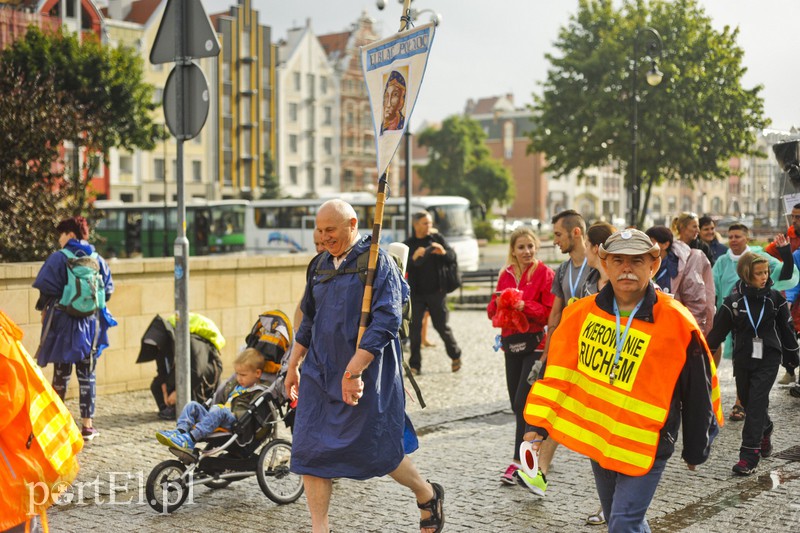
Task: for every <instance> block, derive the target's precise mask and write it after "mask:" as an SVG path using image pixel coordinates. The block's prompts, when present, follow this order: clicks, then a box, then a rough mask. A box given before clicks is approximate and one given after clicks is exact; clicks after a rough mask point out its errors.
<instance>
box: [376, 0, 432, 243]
mask: <svg viewBox="0 0 800 533" xmlns="http://www.w3.org/2000/svg"><path fill="white" fill-rule="evenodd" d="M397 1H398V3H400V4H403V9H404V10H407V15H406V14H404V16H403V18H402V19H401V20H402V21H403V22H404V23H405V27H403V28H400V30H401V31H402V30H408V29H409V28H410V27H411V26H413V25H414V22H416V20H417V18H419V16H420V15H422V14H423V13H428V14H430V16H431V20H430V21H431V22H433V24H434V25H436V26H438V25H439V24H441V23H442V15H441V14H440V13H437V12H436V11H434V10H432V9H413V8H410V7H409V6H410V5H411V2H413V1H414V0H397ZM375 5H376V7H377V8H378V9H379V10H383V9H384V8H385V7H386V0H376V1H375ZM404 135H405V167H406V168H405V171H406V176H405V177H406V186H405V200H406V201H405V204H406V206H405V208H406V238H407V239H408V238H409V237H411V236H412V235H413V233H411V231H412V230H411V186H412V172H411V121H410V118H406V132H405V134H404Z"/></svg>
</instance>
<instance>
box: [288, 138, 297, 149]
mask: <svg viewBox="0 0 800 533" xmlns="http://www.w3.org/2000/svg"><path fill="white" fill-rule="evenodd" d="M289 152H290V153H293V154H296V153H297V135H289Z"/></svg>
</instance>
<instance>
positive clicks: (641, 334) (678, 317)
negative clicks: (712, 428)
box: [524, 294, 721, 475]
mask: <svg viewBox="0 0 800 533" xmlns="http://www.w3.org/2000/svg"><path fill="white" fill-rule="evenodd" d="M657 298H658V301H657V303H656V305H655V306H654V308H653V313H654V322H652V323H651V322H646V321H642V320H639V319H635V320H634V322H633V324H632V326H631V329H630V334H629V336H628V339H627V340H626V342H625V346H624V347H623V350H622V354H621V358H620V365H619V368H617V369H616V370H612V365H613V361H614V355H615V347H616V334H615V331H616V324H615V323H614V320H613V315H610V314H609V313H606V312H605V311H603V310H602V309H600V308H599V307H598V306H597V305H596V303H595V298H594V297H590V298H585V299H583V300H580V301H578V302H575V303H573V304H572V305H570V306H569V307H568V308H567V309H565V311H564V313H565V314H564V316H563V317H562V321H561V324H559V326H558V328H557V329H556V331H555V332H554V333H553V336H552V338H551V345H550V351H549V353H550V357H549V359H548V364H547V370H546V373H545V376H544V378H543V379H542V380H539V381H537V382H536V383H534V386H533V387H532V388H531V390H530V392H529V394H528V400H527V402H526V406H525V411H524V416H525V420H526V421H527V422H528V423H529V424H531V425H534V426H539V427H544V428H546V429H547V430H548V431H549V432H550V433H551V435H552V436H553V437H554V438H555V439H556V440H557V441H559V442H560V443H561V444H564V445H565V446H567V447H568V448H570V449H572V450H574V451H576V452H578V453H581V454H583V455H586V456H588V457H590V458H591V459H594V460H595V461H597V462H598V463H600V465H601V466H603V467H604V468H608V469H610V470H614V471H617V472H620V473H623V474H628V475H643V474H645V473H647V472H648V471H649V470H650V468H651V467H652V464H653V461H654V459H655V454H656V451H657V449H658V443H659V437H660V432H661V429H662V428H663V426H664V423H665V422H666V419H667V416H668V414H669V408H670V403H671V400H672V396H673V393H674V389H675V384H676V383H677V380H678V377H679V376H680V373H681V371H682V369H683V366H684V363H685V360H686V346H688V345H689V342H690V341H691V338H692V332H693V331H694V330H698V331H699V328H697V325H696V322H695V321H694V319H693V318H691V316H690V315H689V313H688V311H686V312H684V311H683V310H682V309H681V307H682V306H679V305H678V304H675V303H674V301H673V300H672V299H671V298H670V297H668V296H663V295H660V294H659V295H658V296H657ZM687 317H689V318H691V320H685V319H686V318H687ZM623 325H624V323H623ZM657 332H658V333H659V337H657V338H656V341H655V342H650V340H651V338H652V336H653V335H654V334H656V333H657ZM665 332H668V333H667V334H666V335H664V333H665ZM662 335H664V336H665V337H666V338H662ZM699 338H700V339H701V342H703V343H704V341H703V339H702V335H699ZM676 348H677V349H676ZM706 350H707V348H706ZM709 359H710V354H709ZM612 372H613V373H614V374H615V375H616V379H614V380H613V382H612V380H611V379H609V377H610V375H611V374H612ZM712 386H713V388H712V404H713V406H714V411H715V414H716V415H717V418H718V420H719V419H720V418H721V403H720V400H719V387H718V381H717V378H716V371H715V369H714V368H713V361H712Z"/></svg>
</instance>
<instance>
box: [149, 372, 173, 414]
mask: <svg viewBox="0 0 800 533" xmlns="http://www.w3.org/2000/svg"><path fill="white" fill-rule="evenodd" d="M163 384H166V385H167V394H169V393H171V392H172V391H174V390H175V387H174V385H171V384H170V383H168V381H167V378H166V376H161V375H159V374H156V377H154V378H153V382H152V383H150V393H151V394H152V395H153V399H154V400H155V401H156V405H157V406H158V410H159V411H163V410H164V409H166V407H167V404H165V403H164V391H162V390H161V385H163Z"/></svg>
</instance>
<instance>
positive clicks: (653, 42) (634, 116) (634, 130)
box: [628, 28, 664, 227]
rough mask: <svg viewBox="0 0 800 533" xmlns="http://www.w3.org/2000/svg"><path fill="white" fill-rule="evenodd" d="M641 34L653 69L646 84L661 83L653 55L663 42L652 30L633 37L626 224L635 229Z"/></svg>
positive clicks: (638, 195) (638, 199)
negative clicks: (644, 39)
mask: <svg viewBox="0 0 800 533" xmlns="http://www.w3.org/2000/svg"><path fill="white" fill-rule="evenodd" d="M642 32H644V33H647V34H648V36H649V37H650V42H649V43H648V45H647V48H648V52H649V55H650V57H651V58H652V59H653V69H652V70H651V71H650V73H648V80H647V81H648V83H649V84H651V85H658V84H659V82H660V81H661V76H662V74H661V72H659V71H658V69H657V68H655V67H656V65H655V53H656V52H657V53H658V54H659V56H660V55H661V50H662V49H663V46H664V45H663V42H662V41H661V36H660V35H659V34H658V32H657V31H656V30H654V29H653V28H640V29H637V30H636V34H635V35H634V36H633V69H632V70H633V72H632V74H631V163H630V167H631V190H630V200H631V201H630V211H629V216H628V224H629V225H631V226H633V227H636V226H637V225H638V224H639V211H640V208H639V206H640V200H641V191H640V189H641V180H640V177H639V168H638V165H639V93H638V81H639V80H638V78H639V34H641V33H642ZM651 74H655V78H656V79H655V81H651V80H650V75H651Z"/></svg>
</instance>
